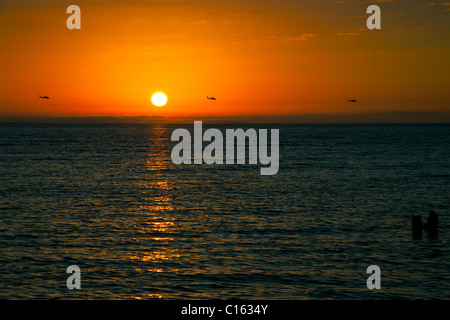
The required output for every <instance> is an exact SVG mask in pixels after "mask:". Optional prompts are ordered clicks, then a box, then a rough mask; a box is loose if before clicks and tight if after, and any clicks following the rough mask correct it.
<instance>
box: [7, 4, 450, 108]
mask: <svg viewBox="0 0 450 320" xmlns="http://www.w3.org/2000/svg"><path fill="white" fill-rule="evenodd" d="M72 4H76V5H78V6H79V7H80V8H81V30H69V29H67V27H66V20H67V18H68V17H69V16H70V14H67V13H66V9H67V7H68V6H69V5H72ZM371 4H377V5H379V6H380V8H381V27H382V29H381V30H368V29H367V27H366V20H367V18H368V17H369V14H367V13H366V9H367V7H368V6H369V5H371ZM0 44H1V49H0V65H1V68H0V82H1V83H0V117H6V116H138V115H148V116H152V115H160V116H167V117H170V116H176V115H191V116H197V115H198V116H201V115H283V114H285V115H287V114H312V113H313V114H321V113H324V114H330V113H344V114H345V113H390V112H399V111H402V112H434V113H447V112H450V86H449V84H450V2H445V1H443V2H430V1H418V0H417V1H416V0H408V1H407V0H403V1H402V0H395V1H392V0H391V1H387V0H383V1H380V0H379V1H376V0H372V1H364V0H361V1H351V0H345V1H331V0H330V1H328V0H320V1H313V0H303V1H302V0H298V1H287V0H278V1H275V0H270V1H268V0H257V1H256V0H251V1H249V0H240V1H235V0H226V1H225V0H222V1H215V0H201V1H200V0H191V1H189V0H183V1H182V0H148V1H144V0H129V1H124V0H121V1H118V0H110V1H101V0H90V1H61V0H59V1H56V0H55V1H51V0H42V1H23V0H17V1H9V2H8V3H5V1H2V3H1V4H0ZM156 91H162V92H164V93H165V94H166V95H167V97H168V103H167V104H166V105H165V106H164V107H161V108H157V107H155V106H153V105H152V104H151V101H150V97H151V95H152V93H154V92H156ZM38 95H48V96H49V97H50V98H51V99H50V100H44V99H40V98H39V97H38ZM206 96H210V97H211V96H214V97H216V98H217V100H216V101H212V100H207V99H206ZM348 98H350V99H357V100H358V103H349V102H347V99H348Z"/></svg>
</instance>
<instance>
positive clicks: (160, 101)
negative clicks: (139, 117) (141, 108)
mask: <svg viewBox="0 0 450 320" xmlns="http://www.w3.org/2000/svg"><path fill="white" fill-rule="evenodd" d="M152 103H153V104H154V105H155V106H157V107H162V106H163V105H165V104H166V103H167V97H166V95H165V94H164V93H162V92H156V93H155V94H153V96H152Z"/></svg>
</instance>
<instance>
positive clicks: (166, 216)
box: [129, 127, 180, 299]
mask: <svg viewBox="0 0 450 320" xmlns="http://www.w3.org/2000/svg"><path fill="white" fill-rule="evenodd" d="M164 150H170V146H169V139H168V129H167V128H165V127H153V128H151V135H150V141H149V154H148V158H147V160H146V169H147V170H148V174H147V176H146V178H145V179H144V180H143V181H141V182H140V183H139V188H140V189H141V196H142V200H143V201H142V202H143V203H144V204H141V205H140V206H139V207H137V208H136V214H137V216H138V217H140V218H142V219H141V220H139V223H137V224H136V225H135V236H134V238H133V240H134V241H136V243H138V245H137V250H136V251H134V252H133V253H132V254H131V255H130V256H129V258H130V259H131V260H133V261H135V262H137V263H138V265H137V266H136V267H135V271H136V272H138V273H170V272H176V271H177V269H175V268H174V267H173V266H172V263H173V262H174V261H175V260H177V259H178V258H179V257H180V253H179V250H178V249H177V248H176V247H175V246H174V245H173V244H172V242H173V241H174V240H175V238H174V237H172V236H171V235H174V234H176V233H177V231H178V230H179V226H178V225H177V223H176V220H175V218H174V217H172V216H171V212H172V211H174V207H173V205H172V202H173V197H172V195H171V190H172V189H173V188H174V187H175V186H174V182H173V181H171V180H170V170H169V166H170V165H171V159H170V154H169V153H166V152H164ZM139 298H143V299H148V298H163V295H161V294H152V296H143V297H142V296H141V297H136V299H139Z"/></svg>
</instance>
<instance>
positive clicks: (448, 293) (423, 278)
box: [0, 123, 450, 299]
mask: <svg viewBox="0 0 450 320" xmlns="http://www.w3.org/2000/svg"><path fill="white" fill-rule="evenodd" d="M192 126H193V124H192V123H190V124H184V125H183V124H177V125H173V124H172V125H169V124H145V125H144V124H140V125H139V124H136V125H131V124H130V125H128V124H127V125H119V124H117V125H113V124H111V125H107V124H104V125H93V124H90V125H76V124H71V125H62V124H59V125H57V124H53V125H50V124H48V125H47V124H16V125H15V124H4V125H0V181H1V184H0V253H1V254H0V266H1V267H0V268H1V280H0V298H3V299H5V298H8V299H30V298H31V299H50V298H56V299H71V298H76V299H119V298H120V299H149V298H167V299H173V298H175V299H179V298H182V299H188V298H189V299H203V298H208V299H209V298H219V299H230V298H243V299H419V298H420V299H431V298H437V299H448V298H450V271H449V270H450V249H449V246H450V237H449V228H450V222H449V221H450V217H449V203H450V188H449V187H450V125H238V126H237V125H228V126H227V125H211V124H209V125H208V124H205V123H204V127H208V126H209V127H211V126H212V127H216V128H218V129H221V130H222V131H224V130H225V128H238V127H241V128H244V129H247V128H256V129H258V128H267V129H271V128H277V129H279V130H280V169H279V172H278V173H277V174H276V175H273V176H262V175H260V167H261V165H259V164H258V165H248V164H246V165H179V166H176V165H174V164H173V163H172V161H171V157H170V152H171V149H172V147H173V146H174V143H172V142H171V141H170V135H171V132H172V131H173V130H174V129H176V128H179V127H186V128H190V129H192ZM429 210H435V211H436V212H437V213H438V214H439V234H438V236H437V237H430V236H428V235H427V234H426V233H424V235H423V238H422V239H413V237H412V234H411V215H412V214H421V215H422V217H423V220H424V221H425V220H426V218H427V215H428V211H429ZM73 264H75V265H78V266H79V267H80V269H81V286H82V288H81V290H73V291H72V290H69V289H68V288H67V287H66V280H67V277H68V276H69V275H68V274H67V273H66V268H67V267H68V266H69V265H73ZM369 265H378V266H379V267H380V268H381V286H382V288H381V290H373V291H372V290H369V289H368V288H367V287H366V280H367V277H368V276H369V275H368V274H367V273H366V269H367V267H368V266H369Z"/></svg>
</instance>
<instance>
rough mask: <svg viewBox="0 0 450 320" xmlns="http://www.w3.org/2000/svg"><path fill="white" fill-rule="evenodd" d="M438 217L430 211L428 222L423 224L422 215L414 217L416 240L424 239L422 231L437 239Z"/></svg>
mask: <svg viewBox="0 0 450 320" xmlns="http://www.w3.org/2000/svg"><path fill="white" fill-rule="evenodd" d="M438 221H439V219H438V215H437V213H436V212H434V211H430V214H429V215H428V219H427V222H426V223H424V224H422V216H421V215H417V216H415V215H413V216H412V233H413V238H414V239H421V238H422V230H425V231H426V232H427V233H428V234H429V235H430V236H431V237H436V236H437V234H438Z"/></svg>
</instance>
